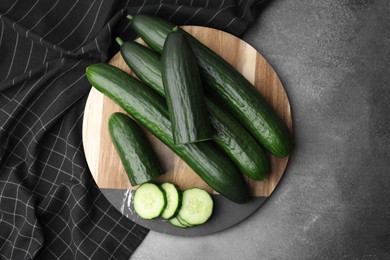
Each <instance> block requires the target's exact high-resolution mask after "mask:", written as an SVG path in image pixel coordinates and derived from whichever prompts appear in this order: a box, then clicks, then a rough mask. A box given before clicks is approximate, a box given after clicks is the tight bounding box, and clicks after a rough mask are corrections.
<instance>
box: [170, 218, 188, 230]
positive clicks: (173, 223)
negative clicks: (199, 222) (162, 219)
mask: <svg viewBox="0 0 390 260" xmlns="http://www.w3.org/2000/svg"><path fill="white" fill-rule="evenodd" d="M169 223H171V224H172V225H174V226H176V227H181V228H187V227H188V226H185V225H183V224H182V223H180V222H179V220H178V219H177V218H171V219H170V220H169Z"/></svg>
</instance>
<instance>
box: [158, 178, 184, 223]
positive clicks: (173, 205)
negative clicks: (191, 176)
mask: <svg viewBox="0 0 390 260" xmlns="http://www.w3.org/2000/svg"><path fill="white" fill-rule="evenodd" d="M160 187H161V188H162V189H163V190H164V191H165V195H166V199H167V206H166V207H165V210H164V212H163V213H162V215H161V217H163V218H164V219H171V218H173V217H174V216H176V214H177V212H178V211H179V208H180V204H181V192H180V190H179V189H178V188H177V186H176V185H174V184H172V183H168V182H166V183H163V184H161V186H160Z"/></svg>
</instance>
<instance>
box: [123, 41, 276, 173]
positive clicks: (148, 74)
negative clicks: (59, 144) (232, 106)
mask: <svg viewBox="0 0 390 260" xmlns="http://www.w3.org/2000/svg"><path fill="white" fill-rule="evenodd" d="M116 40H117V42H118V44H119V45H120V46H121V48H120V51H121V55H122V57H123V59H124V60H125V62H126V63H127V65H128V66H129V67H130V68H131V70H132V71H133V72H134V73H135V74H136V75H137V77H138V78H139V79H141V80H142V81H143V82H144V83H145V84H146V85H148V86H149V87H151V88H152V89H154V90H155V91H156V92H157V93H158V94H160V95H161V96H163V97H165V92H164V86H163V83H162V75H161V64H160V55H159V54H158V53H156V52H155V51H153V50H151V49H149V48H147V47H145V46H143V45H141V44H139V43H136V42H133V41H131V42H123V41H122V40H121V39H120V38H117V39H116ZM206 105H207V109H208V110H209V112H210V120H211V123H212V125H213V128H214V129H215V130H216V134H215V135H214V138H213V140H214V141H215V142H216V144H217V145H218V146H219V147H220V148H221V149H222V150H223V151H224V152H225V153H226V154H227V155H228V156H229V157H230V159H231V160H232V161H233V162H234V163H235V164H236V165H237V167H238V168H239V169H240V171H241V172H242V173H243V174H245V175H247V176H248V177H250V178H251V179H254V180H263V179H265V178H266V177H267V174H268V172H269V162H268V160H267V157H266V155H265V153H264V151H263V149H262V148H261V147H260V145H259V144H258V143H257V142H256V141H255V139H254V138H253V137H252V135H251V134H250V133H249V132H248V131H247V130H246V129H245V128H244V127H243V126H242V125H241V124H240V123H239V122H237V120H236V119H235V118H233V117H232V116H231V115H230V114H229V113H227V112H225V111H224V110H222V109H220V108H219V107H218V106H217V105H216V104H215V102H213V101H212V100H211V99H210V98H207V97H206Z"/></svg>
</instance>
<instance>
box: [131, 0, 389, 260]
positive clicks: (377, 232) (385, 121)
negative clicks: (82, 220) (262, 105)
mask: <svg viewBox="0 0 390 260" xmlns="http://www.w3.org/2000/svg"><path fill="white" fill-rule="evenodd" d="M245 39H246V40H247V42H249V43H251V44H252V45H253V46H254V47H255V48H256V49H258V50H259V51H260V52H261V53H262V54H263V55H264V56H265V58H266V59H267V60H269V62H270V63H271V64H272V65H273V66H274V68H275V70H276V71H277V72H278V74H279V75H280V78H281V80H282V82H283V83H284V86H285V88H286V91H287V93H288V95H289V98H290V101H291V104H292V110H293V116H294V128H295V142H296V147H295V150H294V153H293V155H292V157H291V161H290V164H289V167H288V169H287V172H286V174H285V176H284V178H283V179H282V181H281V183H280V184H279V186H278V188H277V189H276V191H275V192H274V193H273V194H272V196H271V198H270V199H268V200H267V202H266V203H265V204H264V205H263V206H262V207H261V208H260V209H259V210H258V211H257V212H256V213H255V214H254V215H252V216H251V217H250V218H249V219H247V220H246V221H244V222H242V223H240V224H239V225H237V226H235V227H233V228H231V229H228V230H226V231H223V232H220V233H217V234H214V235H209V236H204V237H195V238H183V237H174V236H168V235H163V234H159V233H155V232H151V233H150V234H149V235H148V236H147V238H146V239H145V241H144V242H143V243H142V245H141V246H140V247H139V248H138V249H137V250H136V252H135V254H134V255H133V256H132V258H131V259H170V260H174V259H390V104H389V103H390V1H386V0H382V1H379V0H378V1H374V0H372V1H371V0H367V1H364V0H349V1H346V0H312V1H308V0H305V1H291V0H274V1H273V2H272V3H271V4H270V5H269V6H268V7H267V8H266V10H264V12H262V14H261V16H260V18H259V19H258V20H257V21H256V23H255V25H254V26H253V27H252V28H251V29H250V31H249V32H248V33H247V34H246V35H245Z"/></svg>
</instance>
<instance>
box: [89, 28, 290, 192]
mask: <svg viewBox="0 0 390 260" xmlns="http://www.w3.org/2000/svg"><path fill="white" fill-rule="evenodd" d="M183 28H184V29H185V30H186V31H187V32H189V33H190V34H192V35H193V36H195V37H196V38H197V39H198V40H200V41H201V42H203V43H204V44H205V45H207V46H208V47H209V48H211V49H212V50H214V51H215V52H216V53H218V54H219V55H220V56H222V57H223V58H224V59H225V60H226V61H228V62H229V63H230V64H232V65H233V66H234V67H235V68H236V69H237V70H238V71H240V72H241V73H242V74H243V75H244V76H245V77H246V78H247V79H248V80H249V81H250V82H252V83H253V84H254V86H255V87H256V89H257V90H258V91H259V92H260V93H261V94H262V95H263V96H264V97H265V98H266V100H267V101H268V102H269V103H270V104H271V105H272V106H273V108H274V109H275V110H276V112H277V113H278V115H279V116H280V117H281V118H282V120H283V121H284V122H286V124H287V125H288V127H289V129H290V131H291V132H292V116H291V109H290V103H289V100H288V97H287V95H286V92H285V90H284V88H283V85H282V83H281V82H280V80H279V77H278V75H277V74H276V73H275V71H274V70H273V68H272V67H271V65H270V64H269V63H268V62H267V61H266V60H265V59H264V58H263V56H261V55H260V54H259V53H258V52H257V51H256V50H255V49H254V48H253V47H251V46H250V45H249V44H247V43H245V42H244V41H242V40H241V39H239V38H237V37H235V36H232V35H230V34H228V33H225V32H222V31H219V30H215V29H210V28H205V27H196V26H186V27H183ZM110 63H111V64H112V65H114V66H116V67H118V68H120V69H122V70H124V71H126V72H128V73H130V74H131V71H130V69H129V68H128V66H127V65H126V64H125V62H124V61H123V59H122V57H121V55H120V54H119V53H118V54H116V55H115V56H114V57H113V58H112V59H111V60H110ZM116 111H120V112H124V111H123V110H122V109H121V108H120V107H119V106H118V105H116V104H115V103H114V102H112V101H111V100H110V99H108V98H107V97H105V96H104V95H102V94H101V93H100V92H98V91H97V90H96V89H95V88H92V89H91V92H90V94H89V97H88V100H87V103H86V107H85V112H84V121H83V144H84V150H85V155H86V159H87V162H88V166H89V168H90V170H91V173H92V175H93V177H94V179H95V181H96V183H97V185H98V186H99V187H100V188H113V189H134V187H132V186H131V184H130V182H129V180H128V177H127V175H126V172H125V170H124V168H123V166H122V163H121V161H120V158H119V156H118V154H117V152H116V150H115V148H114V146H113V144H112V143H111V140H110V137H109V133H108V127H107V125H108V118H109V116H110V115H111V114H112V113H113V112H116ZM145 133H146V135H147V138H148V139H149V140H150V142H151V143H152V147H153V149H154V150H155V151H156V153H157V155H158V157H159V159H160V162H161V164H162V166H163V168H164V170H165V172H166V173H165V174H164V175H163V176H161V177H160V178H158V179H157V180H156V182H158V183H161V182H164V181H170V182H173V183H176V184H177V185H179V187H180V188H181V189H186V188H189V187H194V186H197V187H203V188H205V189H207V190H208V191H209V192H213V191H212V189H211V188H210V187H208V185H207V184H206V183H205V182H203V181H202V180H201V179H200V178H199V177H198V176H197V175H196V173H195V172H194V171H192V169H191V168H190V167H188V166H187V164H186V163H184V162H183V161H182V160H181V159H180V158H178V157H177V156H176V155H175V154H174V153H173V152H172V151H171V150H170V149H169V148H168V147H166V146H165V145H164V144H162V143H161V142H160V141H159V140H157V139H156V138H155V137H154V136H153V135H151V134H150V133H149V132H147V131H146V130H145ZM269 159H270V162H271V172H270V175H269V177H268V179H267V180H265V181H253V180H249V179H248V178H246V179H247V181H248V184H249V186H250V188H251V193H252V195H254V196H269V195H270V194H271V193H272V191H273V190H274V189H275V187H276V186H277V184H278V183H279V181H280V179H281V177H282V175H283V173H284V171H285V169H286V166H287V163H288V159H289V157H285V158H277V157H274V156H271V155H269Z"/></svg>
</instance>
